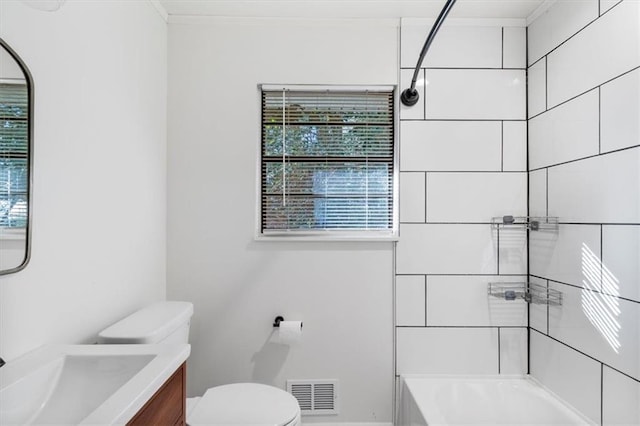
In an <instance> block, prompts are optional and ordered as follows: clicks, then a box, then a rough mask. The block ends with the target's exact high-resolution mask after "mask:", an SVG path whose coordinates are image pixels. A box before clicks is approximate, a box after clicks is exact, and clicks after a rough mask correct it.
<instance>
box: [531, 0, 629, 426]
mask: <svg viewBox="0 0 640 426" xmlns="http://www.w3.org/2000/svg"><path fill="white" fill-rule="evenodd" d="M528 67H529V68H528V70H529V98H528V115H529V170H530V173H529V178H530V182H529V203H530V205H529V208H530V212H531V214H532V215H542V216H544V215H549V216H557V217H558V218H559V220H560V223H561V225H560V227H559V230H558V232H556V233H542V232H538V233H535V232H532V233H531V238H530V245H531V247H530V273H531V280H532V281H534V282H538V283H540V284H543V285H545V286H547V285H548V286H549V287H550V288H552V289H555V290H559V291H561V292H562V294H563V298H564V299H563V304H562V306H551V307H548V308H547V307H545V306H539V305H532V306H531V312H530V314H531V317H530V325H531V346H530V351H531V374H532V375H533V376H534V377H536V378H538V379H539V380H541V381H542V383H543V384H544V385H546V386H547V387H549V388H550V389H551V390H552V391H553V392H555V393H556V394H557V395H559V396H560V397H562V398H563V399H565V400H566V401H568V402H569V403H571V404H573V405H574V406H575V407H576V408H578V409H579V410H580V411H582V412H583V413H584V414H586V415H587V416H588V417H589V418H590V419H591V420H592V421H594V422H595V423H597V424H601V423H602V424H605V425H613V424H640V261H639V260H640V3H638V2H637V1H629V0H624V1H622V2H618V1H600V2H598V1H597V0H585V1H580V2H557V3H556V4H555V5H554V6H553V7H552V8H551V9H549V10H548V11H547V12H546V13H545V14H543V15H541V16H540V17H539V18H537V19H536V20H535V21H534V22H532V23H531V25H530V26H529V28H528Z"/></svg>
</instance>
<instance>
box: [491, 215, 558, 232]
mask: <svg viewBox="0 0 640 426" xmlns="http://www.w3.org/2000/svg"><path fill="white" fill-rule="evenodd" d="M491 227H492V228H493V229H510V228H513V229H528V230H530V231H557V230H558V227H559V219H558V218H557V217H552V216H539V217H538V216H511V215H505V216H500V217H492V218H491Z"/></svg>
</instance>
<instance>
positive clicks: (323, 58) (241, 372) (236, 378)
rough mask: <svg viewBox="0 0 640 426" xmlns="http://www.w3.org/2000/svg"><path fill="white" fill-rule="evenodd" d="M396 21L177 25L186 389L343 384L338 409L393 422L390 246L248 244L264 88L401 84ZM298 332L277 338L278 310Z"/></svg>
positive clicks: (177, 259)
mask: <svg viewBox="0 0 640 426" xmlns="http://www.w3.org/2000/svg"><path fill="white" fill-rule="evenodd" d="M397 34H398V29H397V22H396V21H369V20H355V21H327V20H325V21H321V20H319V21H314V20H270V19H262V20H260V19H255V20H252V19H205V18H203V19H197V20H196V19H186V18H183V19H180V20H175V21H172V22H170V25H169V150H168V153H169V163H168V164H169V191H168V197H169V200H168V249H169V250H168V277H167V279H168V290H167V294H168V298H170V299H183V300H189V301H192V302H194V304H195V316H194V318H193V323H192V332H191V342H192V355H191V358H190V360H189V377H188V387H189V389H188V392H189V394H190V395H197V394H202V393H203V392H204V390H205V389H206V388H208V387H210V386H215V385H219V384H223V383H230V382H240V381H255V382H261V383H267V384H273V385H275V386H279V387H284V386H285V380H286V379H323V378H328V379H339V380H340V388H339V395H340V404H341V407H340V415H339V416H320V417H318V418H311V417H309V418H305V423H312V422H314V421H319V422H391V411H392V410H391V405H392V404H391V402H392V388H393V359H392V356H393V327H392V324H393V317H392V309H393V303H392V300H393V299H392V295H393V293H392V282H393V275H392V272H393V268H392V261H393V255H392V243H390V242H378V243H338V242H335V243H322V242H315V243H310V242H307V243H301V242H297V243H293V242H256V241H254V230H255V220H256V217H255V211H256V195H255V194H256V183H257V176H256V171H257V161H258V158H259V141H260V96H259V91H258V88H257V85H258V84H259V83H290V84H303V83H313V84H396V83H397V75H398V71H397V70H398V59H397V58H398V50H397V49H398V36H397ZM279 314H281V315H284V317H285V318H286V319H291V320H294V319H295V320H302V321H304V331H303V340H302V341H301V342H300V343H298V344H297V345H294V346H283V345H280V344H278V343H276V342H275V341H274V340H273V339H272V326H271V324H272V322H273V319H274V318H275V316H276V315H279Z"/></svg>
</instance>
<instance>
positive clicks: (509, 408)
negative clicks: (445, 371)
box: [397, 376, 594, 426]
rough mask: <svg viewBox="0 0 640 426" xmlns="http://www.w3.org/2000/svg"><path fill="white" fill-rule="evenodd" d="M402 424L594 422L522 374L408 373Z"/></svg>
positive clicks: (402, 388) (403, 384)
mask: <svg viewBox="0 0 640 426" xmlns="http://www.w3.org/2000/svg"><path fill="white" fill-rule="evenodd" d="M397 424H398V426H427V425H428V426H432V425H545V426H548V425H587V424H588V425H593V424H594V423H593V422H592V421H590V420H588V419H586V418H585V417H583V416H582V415H581V414H580V413H578V412H577V411H575V410H574V409H573V408H571V407H570V406H568V405H567V404H565V403H563V402H562V401H560V400H559V399H558V398H556V397H555V396H554V395H552V394H551V393H549V392H548V391H546V390H545V389H544V388H542V387H541V386H540V385H539V384H538V383H537V382H536V381H535V380H533V379H531V378H529V377H528V376H527V377H523V376H403V377H401V379H400V407H399V410H398V422H397Z"/></svg>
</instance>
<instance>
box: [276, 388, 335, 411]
mask: <svg viewBox="0 0 640 426" xmlns="http://www.w3.org/2000/svg"><path fill="white" fill-rule="evenodd" d="M287 391H288V392H289V393H290V394H291V395H293V396H295V397H296V399H297V400H298V404H300V411H301V413H302V415H303V416H322V415H327V414H338V381H337V380H287Z"/></svg>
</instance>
